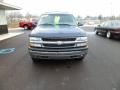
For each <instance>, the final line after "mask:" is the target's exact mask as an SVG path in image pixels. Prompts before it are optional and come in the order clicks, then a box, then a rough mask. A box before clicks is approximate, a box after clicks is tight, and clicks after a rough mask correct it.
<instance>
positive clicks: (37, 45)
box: [30, 43, 42, 47]
mask: <svg viewBox="0 0 120 90" xmlns="http://www.w3.org/2000/svg"><path fill="white" fill-rule="evenodd" d="M30 46H32V47H42V45H41V44H36V43H30Z"/></svg>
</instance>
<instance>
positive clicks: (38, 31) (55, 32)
mask: <svg viewBox="0 0 120 90" xmlns="http://www.w3.org/2000/svg"><path fill="white" fill-rule="evenodd" d="M30 36H33V37H42V38H43V37H80V36H86V33H85V31H83V30H82V29H80V28H79V27H76V26H37V27H36V28H35V29H34V30H33V31H32V32H31V34H30Z"/></svg>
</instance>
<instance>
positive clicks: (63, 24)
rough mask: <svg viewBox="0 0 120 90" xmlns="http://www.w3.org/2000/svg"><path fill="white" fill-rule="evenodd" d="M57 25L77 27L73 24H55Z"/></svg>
mask: <svg viewBox="0 0 120 90" xmlns="http://www.w3.org/2000/svg"><path fill="white" fill-rule="evenodd" d="M55 25H67V26H75V25H72V24H55Z"/></svg>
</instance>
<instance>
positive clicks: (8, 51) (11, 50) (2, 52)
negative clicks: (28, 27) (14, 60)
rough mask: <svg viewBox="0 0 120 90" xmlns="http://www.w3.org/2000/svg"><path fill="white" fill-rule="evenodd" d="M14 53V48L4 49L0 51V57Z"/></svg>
mask: <svg viewBox="0 0 120 90" xmlns="http://www.w3.org/2000/svg"><path fill="white" fill-rule="evenodd" d="M14 51H15V48H4V49H0V55H3V54H9V53H12V52H14Z"/></svg>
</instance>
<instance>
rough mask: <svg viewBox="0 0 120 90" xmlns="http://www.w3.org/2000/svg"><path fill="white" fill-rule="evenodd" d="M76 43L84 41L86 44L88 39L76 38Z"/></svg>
mask: <svg viewBox="0 0 120 90" xmlns="http://www.w3.org/2000/svg"><path fill="white" fill-rule="evenodd" d="M76 41H85V42H87V41H88V38H87V37H78V38H76Z"/></svg>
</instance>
